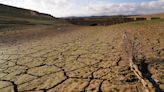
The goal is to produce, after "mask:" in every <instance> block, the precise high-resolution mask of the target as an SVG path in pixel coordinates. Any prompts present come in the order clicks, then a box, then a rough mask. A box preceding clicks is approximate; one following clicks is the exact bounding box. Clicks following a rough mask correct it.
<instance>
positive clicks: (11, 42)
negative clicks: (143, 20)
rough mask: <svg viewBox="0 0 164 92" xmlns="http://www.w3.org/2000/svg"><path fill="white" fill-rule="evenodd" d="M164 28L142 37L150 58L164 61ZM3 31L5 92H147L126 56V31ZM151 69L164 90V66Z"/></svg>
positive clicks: (0, 52) (0, 66)
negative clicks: (124, 34) (124, 44)
mask: <svg viewBox="0 0 164 92" xmlns="http://www.w3.org/2000/svg"><path fill="white" fill-rule="evenodd" d="M154 29H155V28H154ZM160 29H161V28H159V29H156V30H158V31H159V32H158V33H156V31H152V32H148V31H144V34H141V35H142V36H143V39H142V42H144V43H146V44H144V45H143V48H145V49H144V51H143V52H144V53H145V56H146V58H152V57H156V56H158V57H160V58H162V55H163V53H164V48H163V47H164V43H163V42H164V41H163V40H164V39H163V37H164V32H163V30H160ZM3 30H4V31H2V32H0V92H144V87H143V86H142V84H141V82H140V81H139V80H138V79H137V77H136V76H135V74H134V73H133V72H132V70H131V69H130V67H129V63H128V61H127V58H126V57H125V55H124V54H125V53H124V51H123V48H122V42H123V39H122V34H123V33H124V31H125V30H124V28H122V27H120V28H119V30H117V28H115V27H114V28H112V29H110V27H107V28H105V27H77V26H75V27H74V28H72V27H67V26H66V27H65V28H62V27H60V26H59V27H52V26H48V27H47V26H39V27H38V26H34V27H33V29H30V28H26V29H25V28H12V29H3ZM10 30H14V31H10ZM116 31H117V32H116ZM126 31H127V32H128V33H129V34H130V33H131V32H132V31H131V30H126ZM141 31H142V30H141ZM145 35H146V36H145ZM150 62H151V61H150ZM162 62H163V61H162ZM149 67H150V70H152V71H151V72H152V77H153V78H155V79H156V80H157V82H158V84H159V86H160V88H162V89H164V84H163V83H164V76H163V74H162V73H163V72H164V71H163V69H164V65H163V63H160V62H155V63H153V62H151V63H150V66H149Z"/></svg>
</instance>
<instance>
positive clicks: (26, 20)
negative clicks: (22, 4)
mask: <svg viewBox="0 0 164 92" xmlns="http://www.w3.org/2000/svg"><path fill="white" fill-rule="evenodd" d="M54 20H56V19H55V18H54V17H52V16H51V15H48V14H43V13H39V12H36V11H32V10H27V9H21V8H16V7H12V6H8V5H3V4H0V24H53V23H54Z"/></svg>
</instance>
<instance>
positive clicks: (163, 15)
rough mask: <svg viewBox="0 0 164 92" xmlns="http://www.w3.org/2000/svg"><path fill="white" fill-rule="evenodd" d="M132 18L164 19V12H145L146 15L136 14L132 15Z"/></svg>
mask: <svg viewBox="0 0 164 92" xmlns="http://www.w3.org/2000/svg"><path fill="white" fill-rule="evenodd" d="M130 18H148V19H150V18H160V19H164V13H158V14H145V15H136V16H130Z"/></svg>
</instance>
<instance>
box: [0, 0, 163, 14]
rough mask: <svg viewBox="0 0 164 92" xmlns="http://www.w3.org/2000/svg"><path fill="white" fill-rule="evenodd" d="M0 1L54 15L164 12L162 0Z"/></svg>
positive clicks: (0, 0)
mask: <svg viewBox="0 0 164 92" xmlns="http://www.w3.org/2000/svg"><path fill="white" fill-rule="evenodd" d="M0 3H2V4H7V5H12V6H17V7H22V8H26V9H32V10H36V11H39V12H42V13H48V14H51V15H53V16H55V17H68V16H101V15H118V14H119V15H120V14H124V15H128V14H151V13H161V12H164V0H0Z"/></svg>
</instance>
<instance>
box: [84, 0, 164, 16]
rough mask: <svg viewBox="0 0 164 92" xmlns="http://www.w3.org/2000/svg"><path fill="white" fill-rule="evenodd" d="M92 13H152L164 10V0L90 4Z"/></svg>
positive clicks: (88, 10) (89, 10)
mask: <svg viewBox="0 0 164 92" xmlns="http://www.w3.org/2000/svg"><path fill="white" fill-rule="evenodd" d="M85 10H86V11H87V12H90V14H91V15H117V14H124V15H128V14H150V13H160V12H164V0H157V1H150V2H143V3H101V4H92V5H88V6H87V7H86V8H85Z"/></svg>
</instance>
